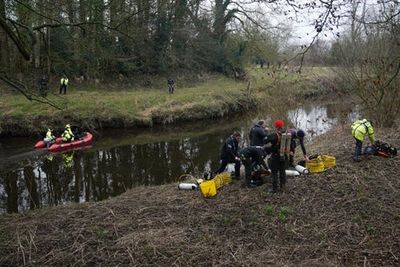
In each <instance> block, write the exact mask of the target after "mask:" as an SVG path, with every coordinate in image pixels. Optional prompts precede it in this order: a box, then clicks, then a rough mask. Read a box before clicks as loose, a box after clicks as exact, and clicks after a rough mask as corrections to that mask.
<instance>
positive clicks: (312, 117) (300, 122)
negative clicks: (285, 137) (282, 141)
mask: <svg viewBox="0 0 400 267" xmlns="http://www.w3.org/2000/svg"><path fill="white" fill-rule="evenodd" d="M328 114H329V109H328V108H327V107H321V106H317V107H309V108H297V109H294V110H291V111H289V112H288V118H289V120H290V121H291V123H292V124H293V126H294V127H295V128H300V129H303V130H305V131H306V132H307V133H309V135H307V137H308V139H310V138H312V137H313V136H316V135H320V134H323V133H325V132H327V131H328V130H329V129H331V127H332V126H333V125H335V124H337V122H338V119H337V118H336V116H335V115H334V112H330V115H331V116H328Z"/></svg>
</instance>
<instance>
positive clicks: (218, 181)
mask: <svg viewBox="0 0 400 267" xmlns="http://www.w3.org/2000/svg"><path fill="white" fill-rule="evenodd" d="M212 180H213V181H214V182H215V187H216V188H217V189H219V188H221V187H222V186H223V185H227V184H229V183H230V182H231V181H232V178H231V174H230V173H228V172H223V173H220V174H217V175H215V177H214V178H213V179H212Z"/></svg>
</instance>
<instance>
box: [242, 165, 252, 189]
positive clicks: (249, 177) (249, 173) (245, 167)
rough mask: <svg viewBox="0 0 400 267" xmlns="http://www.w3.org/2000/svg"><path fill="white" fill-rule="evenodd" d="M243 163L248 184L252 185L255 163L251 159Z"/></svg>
mask: <svg viewBox="0 0 400 267" xmlns="http://www.w3.org/2000/svg"><path fill="white" fill-rule="evenodd" d="M242 163H243V166H244V173H245V177H246V183H247V184H250V180H251V167H252V163H253V161H252V160H251V159H243V160H242Z"/></svg>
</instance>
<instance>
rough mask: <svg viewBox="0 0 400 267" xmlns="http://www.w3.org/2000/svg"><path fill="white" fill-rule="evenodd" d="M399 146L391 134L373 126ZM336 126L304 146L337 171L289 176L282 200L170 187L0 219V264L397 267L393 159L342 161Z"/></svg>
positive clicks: (235, 188) (399, 232) (344, 146)
mask: <svg viewBox="0 0 400 267" xmlns="http://www.w3.org/2000/svg"><path fill="white" fill-rule="evenodd" d="M377 138H378V139H381V140H385V141H388V142H390V143H392V144H394V145H395V146H397V147H399V146H400V143H399V140H400V134H399V133H398V131H394V130H383V129H377ZM353 145H354V144H353V140H352V138H351V136H350V134H349V133H348V129H347V127H346V128H337V129H335V130H334V131H331V132H329V133H327V134H325V135H322V136H319V137H317V138H316V139H315V140H314V141H313V143H311V144H308V149H309V150H310V152H311V153H315V152H319V153H328V154H332V155H335V156H336V157H337V164H338V166H337V167H336V168H334V169H331V170H329V171H326V172H325V173H322V174H318V175H309V176H301V177H296V178H293V179H290V180H289V181H288V185H287V189H286V191H285V192H284V193H282V194H278V195H271V194H268V193H266V191H267V189H268V188H269V187H270V184H266V185H263V186H261V187H259V188H256V189H246V188H241V187H240V185H239V183H237V182H236V183H234V184H231V185H229V186H226V187H225V188H222V189H221V190H220V192H219V193H218V195H217V197H215V198H213V199H203V198H202V197H201V196H200V195H199V192H196V191H178V190H177V188H176V184H170V185H165V186H155V187H138V188H134V189H132V190H129V191H128V192H126V193H124V194H123V195H121V196H119V197H116V198H113V199H110V200H106V201H103V202H98V203H85V204H72V205H67V206H64V207H60V206H59V207H54V208H47V209H43V210H38V211H33V212H28V213H27V214H24V215H21V214H15V215H4V216H1V217H0V265H23V264H25V265H31V264H33V265H69V264H79V265H98V264H104V265H117V264H132V265H142V266H143V265H164V266H171V265H179V266H182V265H183V266H194V265H196V266H197V265H200V266H202V265H224V266H265V265H279V266H280V265H324V266H337V265H346V266H349V265H363V266H366V265H372V266H382V265H385V266H395V265H399V257H400V243H399V240H400V227H399V225H400V216H399V214H400V193H399V192H400V181H399V179H398V165H399V163H400V162H399V157H396V158H391V159H383V158H380V157H375V156H373V157H370V158H368V159H365V160H363V161H362V162H360V163H353V162H352V161H351V152H352V151H353Z"/></svg>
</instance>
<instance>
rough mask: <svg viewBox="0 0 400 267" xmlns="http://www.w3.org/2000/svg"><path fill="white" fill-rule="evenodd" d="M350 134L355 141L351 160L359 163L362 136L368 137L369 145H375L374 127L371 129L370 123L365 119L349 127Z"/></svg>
mask: <svg viewBox="0 0 400 267" xmlns="http://www.w3.org/2000/svg"><path fill="white" fill-rule="evenodd" d="M351 134H352V135H353V137H354V139H356V147H355V150H354V156H353V160H354V161H360V160H361V159H360V155H361V149H362V143H363V141H364V136H365V135H368V137H369V140H370V141H371V143H372V144H374V143H375V135H374V127H372V123H371V122H370V121H368V120H367V119H362V120H357V121H355V122H354V123H353V124H352V125H351Z"/></svg>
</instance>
